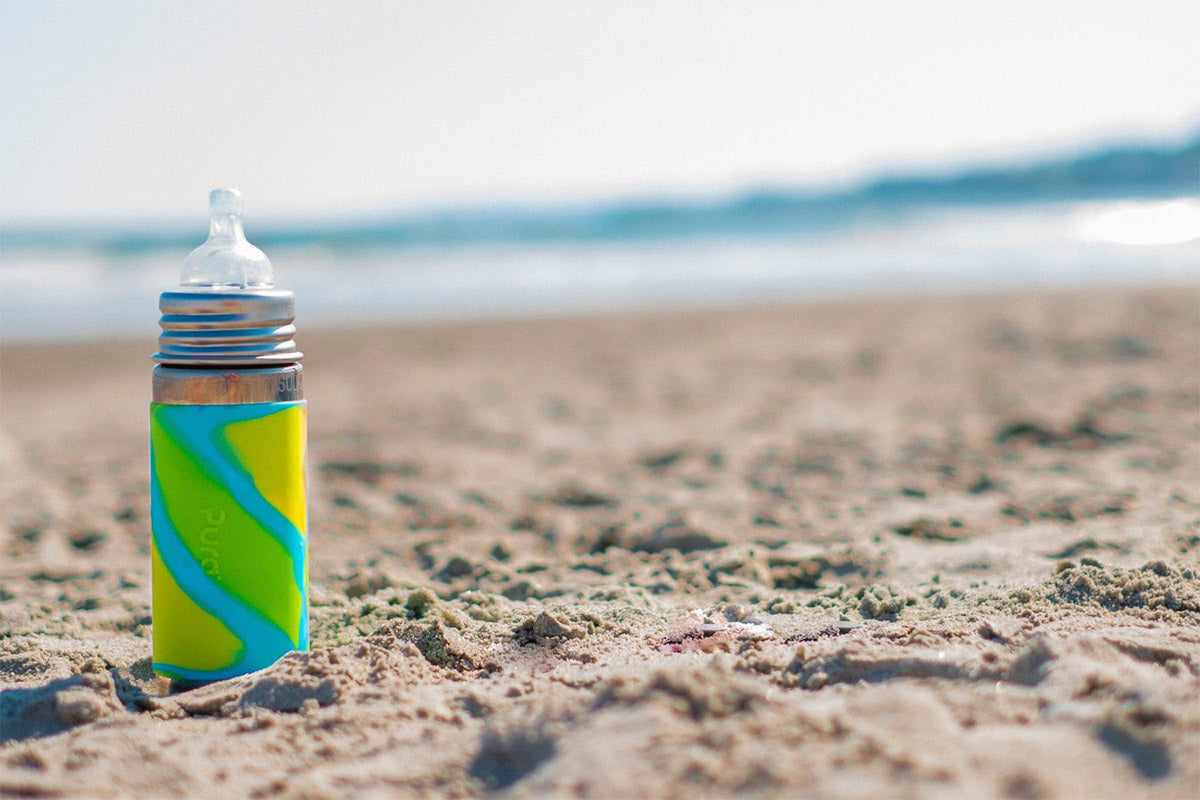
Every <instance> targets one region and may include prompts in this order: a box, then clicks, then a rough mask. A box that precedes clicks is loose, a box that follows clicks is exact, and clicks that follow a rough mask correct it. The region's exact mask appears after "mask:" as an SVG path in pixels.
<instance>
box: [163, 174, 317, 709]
mask: <svg viewBox="0 0 1200 800" xmlns="http://www.w3.org/2000/svg"><path fill="white" fill-rule="evenodd" d="M210 214H211V221H210V230H209V238H208V240H207V241H206V242H205V243H204V244H203V245H201V247H199V248H197V249H196V250H195V251H193V252H192V254H191V255H189V256H188V258H187V260H186V261H185V262H184V270H183V276H182V280H181V282H180V286H179V287H178V288H176V289H173V290H170V291H166V292H163V294H162V297H161V299H160V302H159V308H160V310H161V311H162V317H161V320H160V325H161V327H162V333H161V335H160V338H159V352H158V353H157V354H155V356H154V360H155V361H156V362H157V365H156V366H155V368H154V378H153V403H152V405H151V420H150V428H151V518H152V548H151V550H152V552H151V559H152V572H153V594H154V605H153V626H154V669H155V671H156V672H158V673H159V674H160V675H162V676H165V677H167V678H169V679H171V680H172V681H174V682H176V683H177V684H178V685H182V686H186V685H191V684H196V683H203V682H208V681H213V680H220V679H223V678H229V677H233V676H236V675H240V674H244V673H246V672H250V671H253V670H257V669H261V668H263V667H266V666H269V665H270V664H271V663H273V662H274V661H275V660H276V659H278V658H279V657H280V656H281V655H283V654H284V653H286V652H288V651H289V650H303V649H306V648H307V646H308V603H307V588H308V585H307V584H308V557H307V549H308V542H307V534H308V520H307V491H306V485H305V483H306V470H305V455H306V454H305V447H306V428H307V408H306V406H305V403H304V396H303V389H302V384H301V374H302V370H301V366H300V359H301V353H300V352H299V351H298V350H297V349H296V343H295V341H294V338H293V336H294V334H295V330H296V329H295V326H294V325H293V318H294V298H293V295H292V293H291V292H289V291H286V290H283V289H277V288H275V287H274V286H273V283H272V274H271V265H270V262H269V261H268V260H267V258H266V256H265V255H263V253H262V251H260V250H259V249H258V248H256V247H254V246H253V245H251V244H250V243H249V242H247V241H246V239H245V235H244V233H243V231H242V224H241V198H240V195H238V193H237V192H236V191H234V190H231V189H218V190H216V191H214V192H213V193H212V194H211V195H210Z"/></svg>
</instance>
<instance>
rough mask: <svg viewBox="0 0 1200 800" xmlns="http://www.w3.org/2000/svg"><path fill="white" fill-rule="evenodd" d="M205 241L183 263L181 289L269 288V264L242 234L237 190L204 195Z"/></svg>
mask: <svg viewBox="0 0 1200 800" xmlns="http://www.w3.org/2000/svg"><path fill="white" fill-rule="evenodd" d="M208 214H209V223H208V239H207V240H205V242H204V244H202V245H200V246H199V247H197V248H196V249H195V250H193V251H192V252H191V253H189V254H188V257H187V258H185V259H184V260H183V275H182V276H181V277H180V279H179V282H180V283H181V284H183V285H184V286H194V287H197V288H201V287H203V288H213V289H262V288H266V287H268V286H271V285H272V274H271V261H270V259H268V258H267V256H266V253H264V252H263V251H262V250H259V249H258V248H257V247H255V246H254V245H252V244H250V243H249V242H248V241H246V234H245V233H244V232H243V231H242V195H241V193H240V192H238V190H237V189H213V190H212V192H210V193H209V195H208Z"/></svg>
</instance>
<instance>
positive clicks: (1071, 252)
mask: <svg viewBox="0 0 1200 800" xmlns="http://www.w3.org/2000/svg"><path fill="white" fill-rule="evenodd" d="M204 233H205V232H204V231H203V230H197V231H181V230H177V229H169V228H168V229H152V230H136V229H112V230H100V231H95V230H88V229H83V228H80V229H69V228H68V229H50V230H37V229H23V230H15V229H4V228H0V337H2V338H3V341H5V342H14V341H62V340H80V339H96V338H117V337H139V336H144V337H148V338H149V337H153V336H154V335H156V331H157V318H158V311H157V298H158V294H159V293H160V292H161V291H163V290H164V289H166V288H170V287H171V286H173V285H174V284H175V283H176V282H177V280H178V271H179V265H180V263H181V262H182V260H183V257H184V256H185V255H186V254H187V253H188V251H189V250H190V249H191V248H192V247H194V246H196V245H197V244H199V243H200V241H202V240H203V238H204ZM247 236H248V238H249V239H250V240H251V241H252V242H254V243H255V244H257V245H259V246H260V247H262V248H263V249H264V250H266V251H267V254H268V255H269V256H270V257H271V259H272V262H273V263H274V266H275V276H276V281H277V283H278V284H279V285H281V286H285V287H287V288H291V289H293V290H294V291H295V292H296V305H297V319H298V322H299V324H300V325H302V326H304V327H309V326H342V327H348V326H356V325H362V324H367V323H403V322H414V321H421V320H431V319H443V320H444V319H470V318H479V317H504V316H523V315H546V314H561V313H572V312H593V311H608V310H631V309H656V308H662V309H667V308H677V307H687V306H697V305H718V304H725V303H753V302H768V301H770V302H774V301H785V300H806V299H823V298H829V297H837V296H847V295H880V294H896V293H920V292H944V291H978V290H990V289H1006V288H1018V287H1036V286H1055V287H1064V286H1083V285H1091V284H1111V283H1129V284H1139V283H1164V282H1178V283H1181V284H1194V282H1195V281H1196V280H1197V278H1200V135H1198V136H1196V137H1195V138H1194V140H1192V141H1190V142H1188V143H1186V144H1185V145H1183V146H1181V147H1177V148H1173V149H1161V148H1160V149H1153V148H1146V147H1135V148H1120V149H1108V150H1105V151H1101V152H1099V153H1087V154H1083V155H1081V156H1076V157H1073V158H1069V159H1058V160H1052V161H1046V162H1041V163H1037V164H1027V165H1020V166H1017V167H1011V166H1008V167H997V168H988V169H977V170H972V171H968V172H959V173H956V174H951V175H934V176H916V177H912V176H892V177H885V178H881V179H877V180H874V181H871V182H867V183H864V184H862V185H858V186H854V187H850V188H849V189H840V190H825V191H803V192H786V191H757V192H749V193H745V194H742V195H739V196H734V197H727V198H702V199H691V200H656V201H645V200H642V201H624V202H612V203H606V204H595V205H591V206H580V207H572V208H558V209H545V208H542V209H531V208H524V209H522V208H517V209H500V210H496V209H489V210H469V209H468V210H466V211H461V212H441V213H436V214H435V213H430V214H427V215H423V216H411V215H410V216H401V217H397V218H395V219H383V220H375V221H364V222H361V223H357V224H343V225H340V226H334V227H324V228H317V227H303V226H291V227H289V226H276V227H268V228H264V229H263V230H255V228H254V227H253V226H251V227H250V228H249V229H248V231H247Z"/></svg>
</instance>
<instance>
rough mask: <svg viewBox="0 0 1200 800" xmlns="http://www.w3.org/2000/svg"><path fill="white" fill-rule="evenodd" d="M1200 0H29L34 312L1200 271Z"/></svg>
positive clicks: (1003, 282) (524, 307)
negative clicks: (269, 271) (213, 202)
mask: <svg viewBox="0 0 1200 800" xmlns="http://www.w3.org/2000/svg"><path fill="white" fill-rule="evenodd" d="M1197 31H1200V5H1197V4H1194V3H1179V2H1142V3H1137V4H1130V3H1103V2H1101V3H1097V2H1060V3H1053V4H1047V3H1042V2H1008V3H1003V4H998V3H976V2H950V3H931V2H913V3H888V4H875V3H838V4H831V3H818V2H786V3H751V4H746V3H696V2H686V3H654V4H647V3H604V4H596V3H569V2H547V3H522V4H519V5H515V4H491V3H448V2H437V3H372V2H340V3H317V2H297V3H246V2H241V3H222V2H205V3H185V4H179V3H166V2H156V3H148V2H75V3H69V2H68V3H56V2H23V1H22V0H3V2H2V3H0V335H2V336H3V338H4V340H5V341H6V342H11V341H24V340H59V339H80V338H96V337H127V336H147V337H149V336H153V335H154V334H155V332H156V320H157V316H158V312H157V307H156V306H157V299H156V298H157V294H158V292H160V291H161V290H163V289H164V288H167V287H169V286H170V285H171V284H173V283H175V282H176V280H177V278H178V268H179V264H180V262H181V260H182V258H183V257H184V256H185V255H186V253H187V252H188V251H189V250H190V249H191V248H193V247H195V246H196V245H198V244H199V243H200V242H201V241H202V240H203V239H204V236H205V233H206V230H207V209H206V201H207V192H208V191H209V189H211V188H213V187H216V186H234V187H237V188H239V189H241V191H242V193H243V195H244V198H245V203H246V216H245V220H246V229H247V235H248V237H249V238H250V240H251V241H252V242H254V243H256V244H258V245H259V246H260V247H263V248H264V249H265V250H266V251H267V252H268V254H269V255H270V256H271V257H272V260H273V261H274V264H275V271H276V278H277V280H278V281H279V283H281V284H282V285H285V286H288V287H290V288H293V289H295V290H296V292H297V305H298V310H299V314H300V315H301V318H302V321H303V324H304V325H305V326H309V325H314V324H324V325H338V326H352V325H356V324H361V323H365V322H392V321H410V320H419V319H426V318H471V317H480V316H510V315H526V314H543V313H558V312H570V311H577V310H587V311H593V310H608V309H629V308H666V307H672V306H680V305H713V304H721V303H728V302H758V301H766V300H778V299H790V298H796V299H804V298H810V297H825V296H831V295H846V294H883V293H896V292H929V291H948V290H978V289H989V288H1001V287H1013V286H1041V285H1048V286H1049V285H1053V286H1063V285H1075V284H1079V283H1113V282H1128V283H1131V284H1133V283H1151V282H1153V283H1161V282H1164V281H1181V282H1188V281H1192V280H1194V279H1195V277H1196V274H1197V264H1200V198H1198V194H1200V93H1198V92H1197V88H1196V87H1198V86H1200V56H1198V55H1197V48H1196V44H1195V42H1196V32H1197Z"/></svg>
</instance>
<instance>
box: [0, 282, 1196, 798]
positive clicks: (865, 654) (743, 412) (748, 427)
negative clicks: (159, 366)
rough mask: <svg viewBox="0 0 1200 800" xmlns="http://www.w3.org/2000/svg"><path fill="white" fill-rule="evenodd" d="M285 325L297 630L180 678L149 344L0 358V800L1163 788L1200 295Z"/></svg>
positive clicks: (1192, 581)
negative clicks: (153, 614) (165, 577)
mask: <svg viewBox="0 0 1200 800" xmlns="http://www.w3.org/2000/svg"><path fill="white" fill-rule="evenodd" d="M301 311H302V309H301ZM301 323H303V318H301ZM301 336H302V339H301V343H302V345H303V349H304V350H305V351H306V353H307V359H306V362H305V364H306V388H307V394H308V398H309V401H310V413H311V421H310V424H311V443H310V470H311V489H310V492H311V504H312V511H311V517H312V531H311V542H312V583H313V588H312V619H313V639H314V646H313V648H312V651H311V652H309V653H304V654H299V653H296V654H291V655H289V656H287V657H285V658H284V659H282V660H281V661H280V662H279V663H277V664H276V665H275V666H273V667H271V668H269V669H267V670H265V671H262V672H260V673H256V674H253V675H249V676H246V677H243V678H239V679H236V680H232V681H227V682H223V683H219V684H215V685H211V686H207V687H203V688H200V689H196V690H193V691H191V692H186V693H181V694H175V695H169V694H166V693H165V692H164V691H163V688H162V687H161V686H160V685H159V683H158V682H157V681H156V680H155V679H154V677H153V675H152V674H151V673H150V669H149V654H150V636H151V627H150V623H151V618H150V607H149V601H150V587H149V578H148V563H147V545H148V535H149V533H148V492H147V476H146V463H147V444H146V403H147V401H148V391H149V370H150V363H149V361H148V354H149V353H150V352H151V351H152V350H153V344H154V342H153V339H152V338H151V335H149V332H148V336H147V338H146V339H145V340H144V341H141V342H124V343H106V344H88V345H71V346H12V347H5V348H4V349H3V351H2V352H0V401H2V406H0V429H2V432H3V440H2V449H3V452H2V457H3V471H4V477H3V502H4V519H5V525H6V530H5V534H4V540H3V559H2V566H0V689H2V691H3V696H2V699H0V723H2V725H3V728H2V734H0V739H2V740H3V743H2V744H0V793H3V794H4V795H6V796H26V797H40V796H47V797H166V796H171V797H239V796H248V797H289V798H344V797H379V798H384V797H463V796H478V795H485V796H505V797H527V796H543V797H545V796H551V797H648V796H655V797H724V796H748V797H796V796H808V797H906V796H922V797H947V798H961V797H966V796H972V797H988V796H995V797H1122V798H1128V797H1192V796H1196V795H1197V794H1198V793H1200V566H1198V564H1200V558H1198V555H1197V554H1198V553H1200V522H1198V520H1200V287H1197V286H1196V285H1190V286H1178V287H1142V288H1136V289H1128V288H1127V289H1096V290H1088V291H1073V292H1050V291H1041V292H1025V293H1013V294H1005V295H978V296H959V297H944V298H942V297H936V298H934V297H930V298H922V299H889V300H870V301H867V300H863V301H853V302H852V301H843V302H828V303H823V304H811V305H802V304H799V305H777V306H770V307H756V308H730V309H718V310H704V311H688V312H671V313H666V314H632V315H621V316H593V317H574V318H564V319H544V320H534V321H506V322H478V323H471V324H440V325H425V326H419V327H398V328H376V329H371V330H360V331H343V332H327V331H305V330H303V329H302V331H301Z"/></svg>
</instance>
